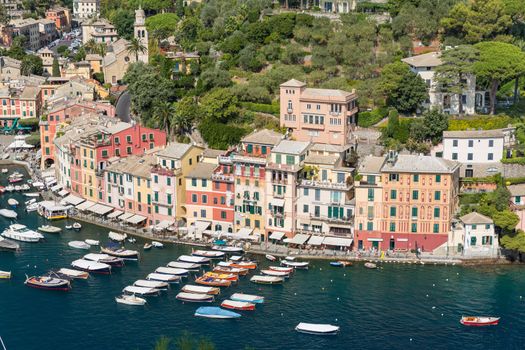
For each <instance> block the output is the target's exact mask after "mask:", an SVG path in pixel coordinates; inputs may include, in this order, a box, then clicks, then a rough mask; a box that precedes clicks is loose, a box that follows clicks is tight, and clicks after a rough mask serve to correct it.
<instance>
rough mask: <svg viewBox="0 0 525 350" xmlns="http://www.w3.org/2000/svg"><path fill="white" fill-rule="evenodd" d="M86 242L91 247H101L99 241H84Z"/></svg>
mask: <svg viewBox="0 0 525 350" xmlns="http://www.w3.org/2000/svg"><path fill="white" fill-rule="evenodd" d="M84 242H86V243H87V244H89V245H99V244H100V242H99V241H96V240H94V239H86V240H84Z"/></svg>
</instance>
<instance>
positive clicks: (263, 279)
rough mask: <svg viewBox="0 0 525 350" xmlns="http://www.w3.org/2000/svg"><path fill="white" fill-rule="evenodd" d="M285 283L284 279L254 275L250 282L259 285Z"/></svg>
mask: <svg viewBox="0 0 525 350" xmlns="http://www.w3.org/2000/svg"><path fill="white" fill-rule="evenodd" d="M283 281H284V278H282V277H274V276H263V275H254V276H253V277H252V278H250V282H253V283H259V284H279V283H283Z"/></svg>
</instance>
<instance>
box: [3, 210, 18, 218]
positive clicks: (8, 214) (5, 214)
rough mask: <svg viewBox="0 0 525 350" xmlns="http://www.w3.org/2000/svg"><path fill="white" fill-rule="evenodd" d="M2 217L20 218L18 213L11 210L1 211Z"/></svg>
mask: <svg viewBox="0 0 525 350" xmlns="http://www.w3.org/2000/svg"><path fill="white" fill-rule="evenodd" d="M0 215H2V216H3V217H5V218H8V219H16V217H17V216H18V214H17V213H16V211H14V210H11V209H0Z"/></svg>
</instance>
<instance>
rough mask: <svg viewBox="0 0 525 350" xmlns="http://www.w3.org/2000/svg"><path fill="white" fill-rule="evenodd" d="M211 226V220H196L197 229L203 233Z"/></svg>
mask: <svg viewBox="0 0 525 350" xmlns="http://www.w3.org/2000/svg"><path fill="white" fill-rule="evenodd" d="M210 226H211V222H210V221H202V220H197V221H195V230H197V231H199V232H201V233H202V232H204V230H206V229H208V227H210Z"/></svg>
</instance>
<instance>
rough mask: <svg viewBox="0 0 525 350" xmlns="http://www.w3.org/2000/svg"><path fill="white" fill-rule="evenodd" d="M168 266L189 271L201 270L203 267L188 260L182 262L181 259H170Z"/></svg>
mask: <svg viewBox="0 0 525 350" xmlns="http://www.w3.org/2000/svg"><path fill="white" fill-rule="evenodd" d="M168 267H173V268H175V269H185V270H188V271H199V270H200V268H201V265H199V264H194V263H188V262H181V261H170V262H169V263H168Z"/></svg>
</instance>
